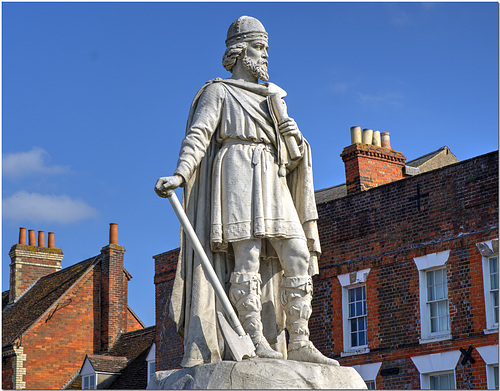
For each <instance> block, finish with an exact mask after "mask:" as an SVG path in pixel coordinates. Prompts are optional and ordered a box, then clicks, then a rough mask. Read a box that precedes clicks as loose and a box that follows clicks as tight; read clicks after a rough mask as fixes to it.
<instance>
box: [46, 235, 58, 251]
mask: <svg viewBox="0 0 500 391" xmlns="http://www.w3.org/2000/svg"><path fill="white" fill-rule="evenodd" d="M47 247H48V248H55V247H56V246H55V240H54V232H49V240H48V243H47Z"/></svg>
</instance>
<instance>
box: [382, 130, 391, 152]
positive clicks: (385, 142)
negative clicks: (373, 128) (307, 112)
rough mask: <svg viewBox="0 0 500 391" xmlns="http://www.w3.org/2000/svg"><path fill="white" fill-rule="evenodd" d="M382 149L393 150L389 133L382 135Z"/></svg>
mask: <svg viewBox="0 0 500 391" xmlns="http://www.w3.org/2000/svg"><path fill="white" fill-rule="evenodd" d="M380 138H381V139H382V140H381V142H382V148H387V149H391V134H390V133H389V132H382V133H380Z"/></svg>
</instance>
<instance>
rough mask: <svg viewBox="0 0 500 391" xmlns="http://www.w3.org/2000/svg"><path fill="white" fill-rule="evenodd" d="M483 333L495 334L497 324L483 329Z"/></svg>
mask: <svg viewBox="0 0 500 391" xmlns="http://www.w3.org/2000/svg"><path fill="white" fill-rule="evenodd" d="M483 331H484V333H485V334H495V333H498V325H496V326H493V327H492V328H491V329H484V330H483Z"/></svg>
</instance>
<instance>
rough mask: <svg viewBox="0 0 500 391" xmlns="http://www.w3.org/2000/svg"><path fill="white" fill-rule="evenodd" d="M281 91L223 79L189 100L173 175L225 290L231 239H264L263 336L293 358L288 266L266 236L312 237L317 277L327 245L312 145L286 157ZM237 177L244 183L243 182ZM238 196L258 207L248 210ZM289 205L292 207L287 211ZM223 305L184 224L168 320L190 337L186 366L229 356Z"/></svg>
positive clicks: (186, 341) (231, 257)
mask: <svg viewBox="0 0 500 391" xmlns="http://www.w3.org/2000/svg"><path fill="white" fill-rule="evenodd" d="M276 91H279V92H280V95H281V96H282V97H284V96H285V95H286V93H285V92H284V91H283V90H282V89H280V88H279V87H277V86H275V85H273V84H271V83H266V84H255V83H248V82H244V81H239V80H233V79H226V80H222V79H219V78H218V79H214V80H210V81H209V82H208V83H206V84H205V85H204V86H203V87H202V88H201V89H200V91H198V93H197V94H196V96H195V98H194V100H193V103H192V105H191V109H190V112H189V116H188V121H187V127H186V136H185V138H184V140H183V142H182V146H181V151H180V153H179V161H178V163H177V169H176V171H175V174H177V175H181V176H182V177H183V178H184V180H185V186H184V190H183V207H184V209H185V211H186V214H187V216H188V218H189V220H190V221H191V224H192V225H193V228H194V230H195V232H196V234H197V235H198V238H199V239H200V242H201V244H202V246H203V248H204V249H205V252H206V254H207V256H208V258H209V260H210V262H211V263H212V265H213V267H214V270H215V272H216V273H217V275H218V277H219V279H220V281H221V283H222V285H223V286H224V287H225V289H226V293H227V292H228V290H229V277H230V274H231V272H232V271H233V268H234V255H233V253H232V248H231V246H229V245H228V243H230V242H232V241H235V240H242V239H246V238H249V237H261V238H263V240H262V253H261V257H262V258H263V260H262V262H261V266H260V270H259V272H260V273H261V279H262V308H263V309H262V322H263V325H264V336H265V337H266V338H267V340H268V341H269V343H270V344H271V346H273V347H274V348H275V349H276V350H278V351H280V352H282V353H284V355H285V357H286V346H285V339H284V327H285V317H284V312H283V309H282V307H281V304H280V300H279V281H280V277H281V275H282V269H281V265H280V263H279V260H278V258H277V256H276V254H275V252H274V250H273V248H272V246H271V245H269V243H268V242H267V240H268V239H273V238H278V239H279V238H291V237H300V238H304V239H306V240H307V244H308V248H309V251H310V252H311V254H312V255H314V256H311V265H310V268H309V270H310V274H311V275H314V274H317V273H318V265H317V257H316V256H315V255H319V253H320V252H321V249H320V245H319V236H318V231H317V226H316V221H317V218H318V217H317V211H316V203H315V198H314V187H313V178H312V165H311V152H310V148H309V144H308V143H307V141H305V140H303V142H302V144H301V145H300V149H301V151H302V154H303V157H302V158H301V159H300V160H299V161H294V162H289V161H288V154H287V151H286V147H285V143H284V142H283V137H282V136H281V134H280V133H279V131H278V130H277V124H276V121H275V120H274V117H273V115H272V114H271V113H270V112H269V108H268V99H267V97H268V96H269V95H270V94H271V93H275V92H276ZM235 159H236V160H235ZM235 162H236V163H237V164H238V166H245V164H246V165H247V166H248V167H250V168H249V170H247V171H248V172H250V173H247V174H246V175H247V176H248V177H245V176H244V175H243V176H241V175H238V173H237V172H236V171H237V170H234V169H232V168H233V167H234V165H235ZM280 167H287V168H288V169H287V175H286V177H280V175H279V172H281V171H280V170H279V168H280ZM242 171H245V170H242ZM247 171H245V173H246V172H247ZM283 171H284V170H283ZM235 172H236V173H235ZM245 173H244V174H245ZM238 181H239V182H240V183H241V184H240V185H238V184H236V185H235V183H237V182H238ZM242 184H246V185H247V186H248V187H249V188H251V189H252V190H248V191H241V190H240V189H239V188H238V186H240V187H241V186H243V185H242ZM249 184H250V185H249ZM228 186H233V187H234V186H236V187H235V188H234V189H233V194H238V202H225V201H227V200H226V197H229V198H230V199H231V197H233V198H234V195H233V196H232V195H231V194H230V193H229V192H227V193H225V191H226V190H225V189H226V188H227V187H228ZM245 197H246V198H245ZM240 198H242V199H243V202H245V204H244V205H246V204H247V203H250V204H251V206H250V207H249V208H241V207H240V203H239V202H240V201H241V200H240ZM287 200H289V201H287ZM287 202H289V203H290V207H289V208H287V207H286V205H285V207H281V205H282V204H286V203H287ZM235 204H236V207H235ZM290 210H291V211H292V212H293V213H290ZM216 311H222V309H221V306H220V303H219V302H218V299H217V298H216V296H215V293H214V290H213V288H212V286H211V285H210V283H209V282H208V280H207V279H206V277H205V274H204V272H203V269H202V266H201V263H200V260H199V257H198V256H197V255H196V253H195V252H194V251H193V248H192V247H191V244H190V243H189V241H187V240H186V237H185V235H184V233H183V231H182V229H181V251H180V255H179V261H178V265H177V271H176V276H175V281H174V286H173V290H172V296H171V301H170V316H171V318H172V319H173V320H174V322H175V323H176V326H177V331H178V332H179V334H180V335H181V336H182V337H183V338H184V358H183V360H182V363H181V365H182V366H183V367H192V366H195V365H199V364H203V363H211V362H216V361H220V360H223V359H230V356H229V352H227V351H226V349H225V347H224V340H223V338H222V335H221V332H220V330H219V329H218V324H217V319H216Z"/></svg>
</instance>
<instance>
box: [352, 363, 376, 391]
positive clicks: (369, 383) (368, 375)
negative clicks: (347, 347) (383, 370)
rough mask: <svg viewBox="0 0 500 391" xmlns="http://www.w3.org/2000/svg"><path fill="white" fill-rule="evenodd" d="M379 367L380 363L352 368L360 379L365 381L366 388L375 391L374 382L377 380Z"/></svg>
mask: <svg viewBox="0 0 500 391" xmlns="http://www.w3.org/2000/svg"><path fill="white" fill-rule="evenodd" d="M381 366H382V363H381V362H377V363H371V364H363V365H354V366H353V368H354V369H355V370H356V371H357V372H358V373H359V375H360V376H361V378H362V379H363V380H364V381H365V383H366V387H367V388H368V389H369V390H376V389H377V384H376V382H375V379H376V378H377V375H378V372H379V370H380V367H381Z"/></svg>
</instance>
